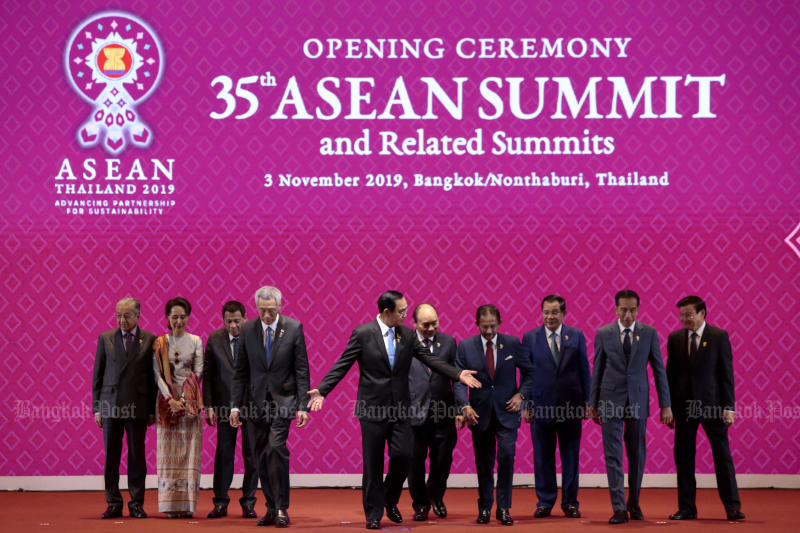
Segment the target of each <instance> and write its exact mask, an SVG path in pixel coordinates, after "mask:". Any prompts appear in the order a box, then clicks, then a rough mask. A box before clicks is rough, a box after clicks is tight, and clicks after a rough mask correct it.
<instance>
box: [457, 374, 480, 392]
mask: <svg viewBox="0 0 800 533" xmlns="http://www.w3.org/2000/svg"><path fill="white" fill-rule="evenodd" d="M477 373H478V371H477V370H462V371H461V373H460V374H459V375H458V381H460V382H461V383H463V384H464V385H466V386H467V387H469V388H470V389H480V388H481V382H480V381H478V380H477V379H475V377H474V375H475V374H477Z"/></svg>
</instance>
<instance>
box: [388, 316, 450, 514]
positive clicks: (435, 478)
mask: <svg viewBox="0 0 800 533" xmlns="http://www.w3.org/2000/svg"><path fill="white" fill-rule="evenodd" d="M413 316H414V333H415V334H416V336H417V340H418V341H419V342H420V343H421V344H422V345H423V346H425V347H426V348H428V350H430V352H431V353H432V354H433V356H434V357H438V358H439V359H441V360H442V361H446V362H447V363H449V364H451V365H454V364H455V361H456V347H457V344H456V340H455V339H454V338H453V337H451V336H450V335H448V334H447V333H442V332H441V331H439V315H438V314H437V313H436V309H435V308H434V307H433V306H432V305H430V304H426V303H423V304H419V305H418V306H417V307H416V308H415V309H414V315H413ZM408 390H409V394H410V399H411V429H412V430H413V432H414V448H413V455H412V457H411V463H410V465H409V464H407V463H406V462H405V461H400V460H398V459H397V458H393V459H390V460H389V473H388V474H387V475H386V485H387V486H389V488H387V491H386V492H387V494H392V495H394V496H396V497H398V498H399V496H400V493H401V492H402V490H403V481H405V478H406V475H405V469H406V467H407V468H408V492H409V493H410V494H411V504H412V506H413V508H414V521H415V522H425V521H426V520H428V512H429V510H430V508H431V506H433V512H434V514H436V516H438V517H439V518H445V517H446V516H447V507H446V506H445V504H444V493H445V491H446V490H447V478H448V477H449V476H450V466H451V465H452V463H453V448H455V446H456V442H457V441H458V434H457V433H456V424H458V423H460V424H461V425H462V426H463V425H464V417H462V416H461V415H456V409H455V398H454V396H453V382H452V381H451V380H450V379H448V378H447V377H445V376H442V375H440V374H437V373H436V372H431V370H430V368H428V367H427V366H425V365H424V364H422V363H421V362H419V360H418V359H412V361H411V368H410V370H409V372H408ZM429 452H430V474H428V481H427V483H426V482H425V461H426V460H427V459H428V454H429ZM386 505H387V507H396V506H397V501H392V502H387V504H386Z"/></svg>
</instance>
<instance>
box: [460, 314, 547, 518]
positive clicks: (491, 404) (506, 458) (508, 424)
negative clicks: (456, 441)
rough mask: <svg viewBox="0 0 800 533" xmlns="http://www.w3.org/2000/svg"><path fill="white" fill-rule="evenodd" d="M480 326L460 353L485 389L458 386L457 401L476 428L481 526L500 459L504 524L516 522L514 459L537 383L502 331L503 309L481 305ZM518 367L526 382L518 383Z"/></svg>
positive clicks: (525, 358) (514, 342)
mask: <svg viewBox="0 0 800 533" xmlns="http://www.w3.org/2000/svg"><path fill="white" fill-rule="evenodd" d="M475 324H476V325H477V326H478V330H479V331H480V335H476V336H474V337H470V338H468V339H464V340H463V341H461V343H459V345H458V350H457V351H456V366H457V367H459V368H476V369H477V370H478V373H477V378H478V380H480V382H481V385H482V386H481V388H478V389H472V390H471V391H469V398H468V397H467V389H466V387H464V386H462V385H460V384H458V383H457V384H456V386H455V395H456V403H457V404H458V406H459V407H460V408H461V411H462V413H463V415H464V418H465V419H466V421H467V423H468V424H469V426H470V430H472V446H473V448H474V450H475V469H476V470H477V472H478V518H477V520H476V522H478V523H479V524H487V523H489V516H490V514H491V510H492V504H493V503H494V474H493V471H494V464H495V458H496V459H497V511H496V513H495V515H496V517H497V519H498V520H499V521H500V523H501V524H503V525H505V526H510V525H513V524H514V519H513V518H511V514H510V509H511V487H512V484H513V481H514V456H515V455H516V446H517V431H518V430H519V425H520V419H521V417H520V408H521V407H522V402H523V401H524V400H525V394H524V392H525V391H528V390H530V389H531V383H532V379H533V372H532V366H531V363H530V359H529V358H528V356H527V354H525V352H524V351H523V349H522V345H521V344H520V342H519V339H518V338H517V337H513V336H511V335H504V334H502V333H498V332H497V328H498V327H499V326H500V311H498V310H497V307H495V306H494V305H491V304H487V305H482V306H480V307H478V310H477V312H476V313H475ZM517 369H519V371H520V373H521V382H520V383H519V385H518V384H517Z"/></svg>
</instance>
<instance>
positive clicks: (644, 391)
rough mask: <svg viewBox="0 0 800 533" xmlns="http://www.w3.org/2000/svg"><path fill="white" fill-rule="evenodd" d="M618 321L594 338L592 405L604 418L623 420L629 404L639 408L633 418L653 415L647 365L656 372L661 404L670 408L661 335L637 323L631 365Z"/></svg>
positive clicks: (590, 398) (634, 412) (607, 326)
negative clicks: (625, 351)
mask: <svg viewBox="0 0 800 533" xmlns="http://www.w3.org/2000/svg"><path fill="white" fill-rule="evenodd" d="M620 335H621V333H620V329H619V324H618V322H617V321H614V322H612V323H611V324H608V325H605V326H603V327H601V328H600V329H598V330H597V336H596V337H595V339H594V373H593V374H592V389H591V392H590V394H589V405H590V406H591V407H593V408H596V409H598V410H599V414H600V416H601V417H613V418H621V417H623V416H624V413H623V410H624V408H625V406H626V405H630V406H631V407H635V406H639V408H638V409H633V410H632V411H631V416H632V418H637V419H638V418H647V417H648V416H649V415H650V384H649V382H648V379H647V365H648V364H649V365H650V366H651V368H652V369H653V378H654V379H655V383H656V391H657V392H658V404H659V406H660V407H661V408H662V409H663V408H664V407H670V405H671V404H670V395H669V387H668V385H667V375H666V372H665V371H664V363H663V360H662V359H661V348H660V347H659V345H658V333H657V332H656V329H655V328H654V327H653V326H648V325H647V324H642V323H641V322H639V321H637V322H636V325H635V327H634V330H633V333H632V335H631V357H630V362H629V363H628V362H627V361H626V358H625V353H624V352H623V351H622V341H621V340H620V338H621V337H620Z"/></svg>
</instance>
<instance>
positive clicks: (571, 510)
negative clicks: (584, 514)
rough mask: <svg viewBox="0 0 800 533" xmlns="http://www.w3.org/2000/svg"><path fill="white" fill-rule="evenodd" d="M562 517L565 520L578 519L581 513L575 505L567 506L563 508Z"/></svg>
mask: <svg viewBox="0 0 800 533" xmlns="http://www.w3.org/2000/svg"><path fill="white" fill-rule="evenodd" d="M564 516H566V517H567V518H580V517H581V512H580V511H579V510H578V506H577V505H567V506H566V507H565V508H564Z"/></svg>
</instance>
